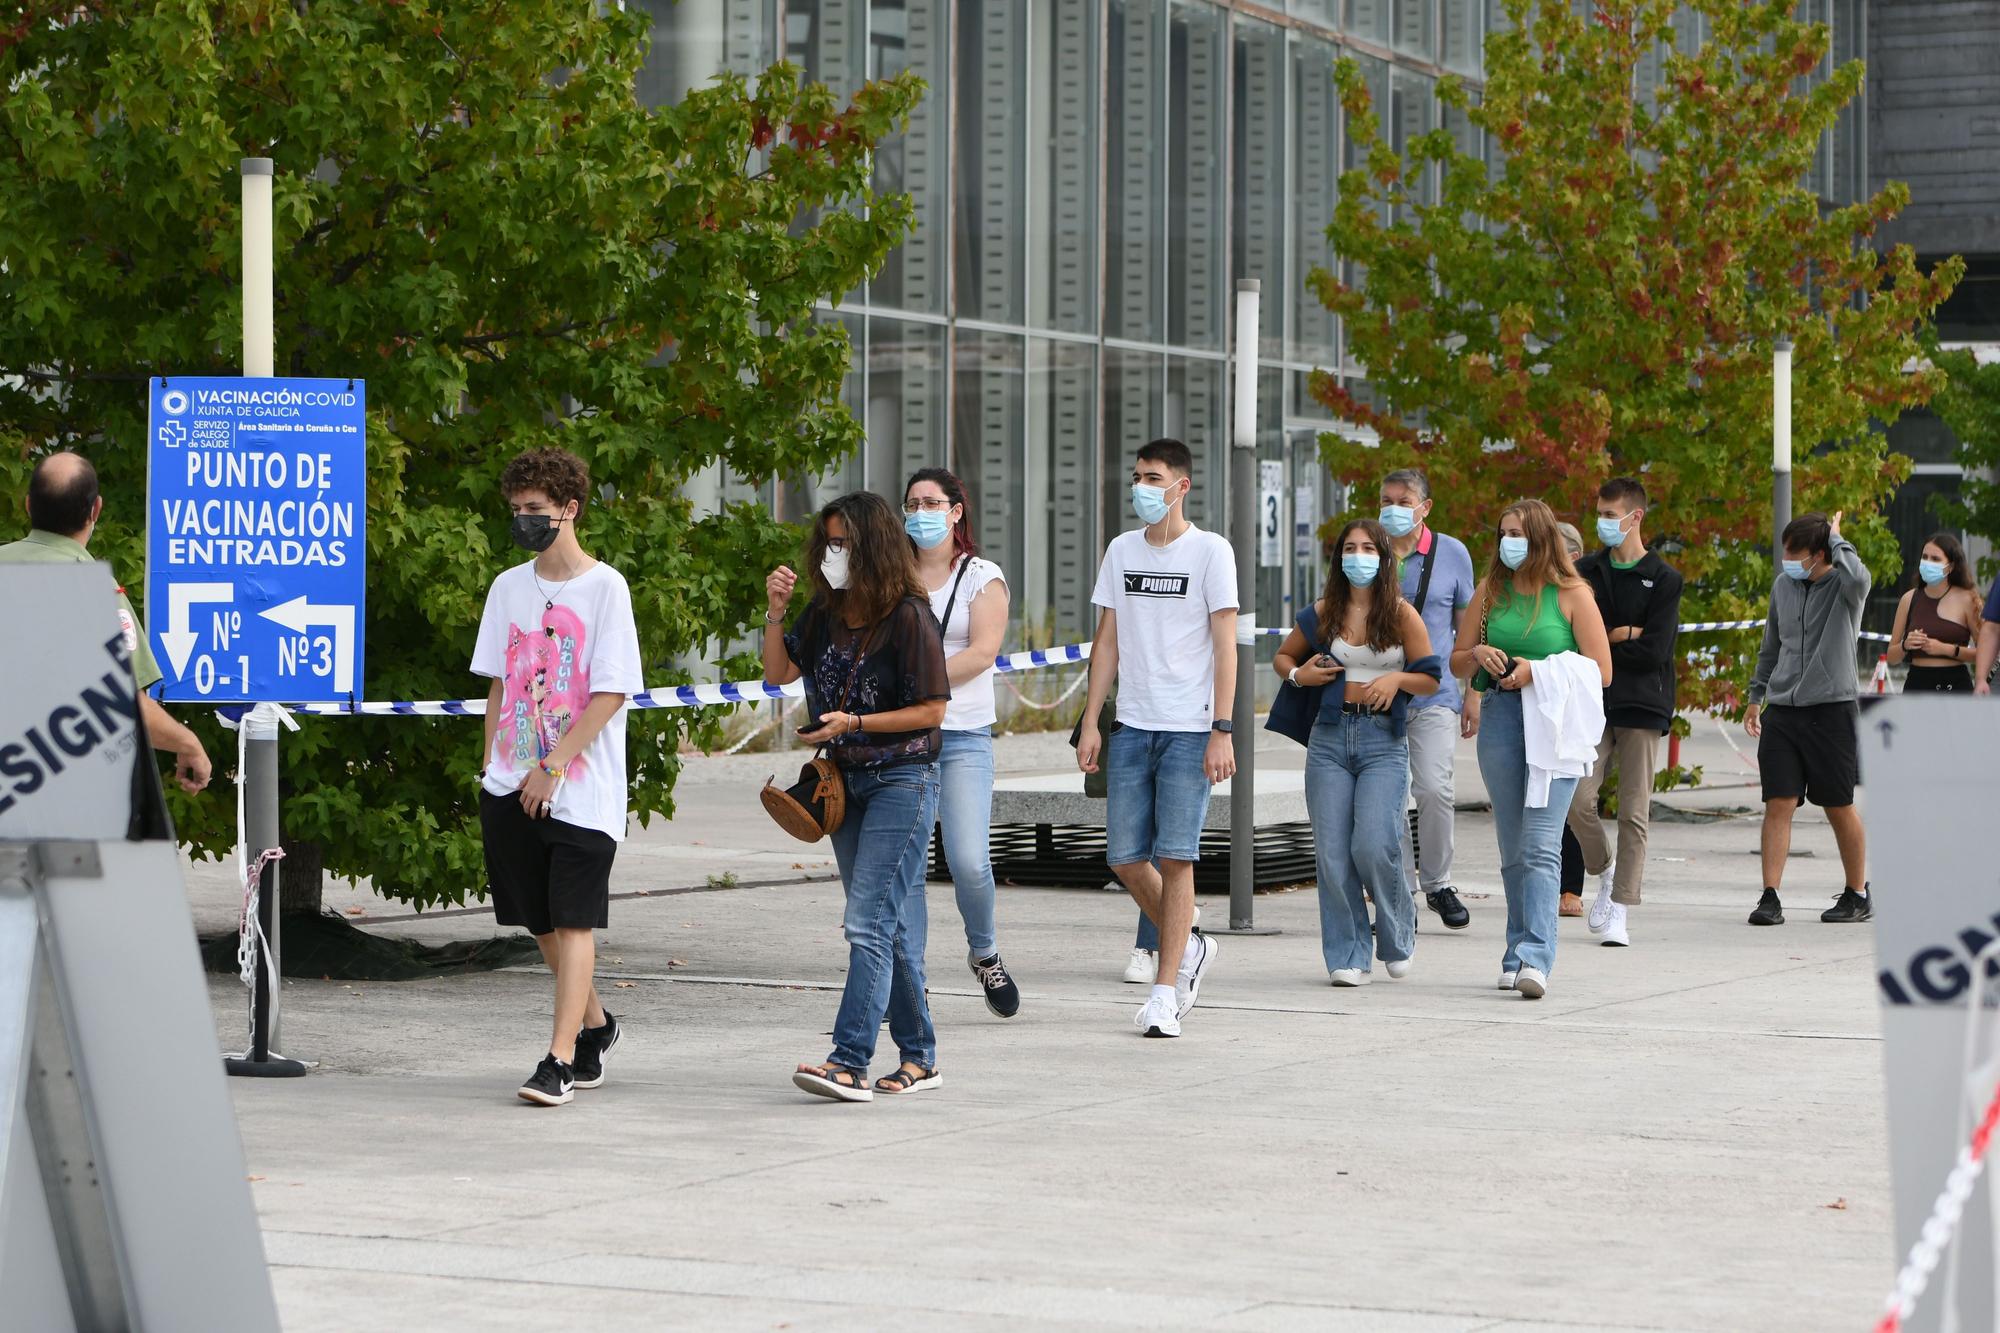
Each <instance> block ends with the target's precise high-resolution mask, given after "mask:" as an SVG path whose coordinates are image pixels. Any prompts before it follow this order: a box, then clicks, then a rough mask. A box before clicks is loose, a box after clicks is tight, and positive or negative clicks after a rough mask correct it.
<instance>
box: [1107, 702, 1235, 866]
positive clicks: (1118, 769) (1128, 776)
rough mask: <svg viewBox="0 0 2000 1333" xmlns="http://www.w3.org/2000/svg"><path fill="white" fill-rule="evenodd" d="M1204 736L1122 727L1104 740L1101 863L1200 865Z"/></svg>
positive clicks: (1204, 791) (1204, 800)
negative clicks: (1154, 862)
mask: <svg viewBox="0 0 2000 1333" xmlns="http://www.w3.org/2000/svg"><path fill="white" fill-rule="evenodd" d="M1208 735H1209V733H1207V732H1206V731H1144V730H1141V729H1140V728H1138V727H1129V726H1127V727H1120V728H1118V730H1116V731H1114V732H1112V733H1111V734H1110V735H1109V736H1107V737H1106V738H1105V741H1104V751H1105V753H1104V761H1103V762H1104V781H1105V798H1106V799H1105V802H1104V807H1105V808H1104V859H1105V861H1106V863H1108V864H1110V865H1112V866H1129V865H1136V864H1137V863H1139V862H1140V861H1158V860H1167V861H1189V862H1193V861H1199V860H1200V859H1201V825H1202V821H1203V820H1204V819H1207V818H1208V792H1209V781H1208V774H1207V773H1206V772H1204V771H1203V769H1202V760H1203V759H1204V757H1205V756H1206V755H1207V753H1208Z"/></svg>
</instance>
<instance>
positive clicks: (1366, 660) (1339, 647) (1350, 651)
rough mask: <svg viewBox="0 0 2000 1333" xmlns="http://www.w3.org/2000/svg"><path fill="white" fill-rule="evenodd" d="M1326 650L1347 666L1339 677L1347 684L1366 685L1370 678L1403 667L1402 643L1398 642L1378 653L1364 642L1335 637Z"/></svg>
mask: <svg viewBox="0 0 2000 1333" xmlns="http://www.w3.org/2000/svg"><path fill="white" fill-rule="evenodd" d="M1327 652H1328V655H1329V656H1330V657H1332V658H1333V660H1334V661H1336V662H1338V663H1340V664H1341V665H1342V666H1343V667H1346V668H1347V672H1346V674H1345V675H1344V676H1343V677H1342V678H1341V679H1342V680H1343V681H1345V682H1346V683H1347V684H1349V685H1366V684H1367V683H1368V682H1369V681H1371V680H1375V679H1377V678H1378V677H1381V676H1386V675H1388V674H1389V673H1390V672H1392V671H1401V670H1402V669H1403V645H1402V644H1400V643H1399V644H1397V645H1396V646H1395V647H1394V648H1391V649H1389V650H1388V651H1387V652H1381V653H1378V652H1376V651H1375V650H1374V649H1373V648H1370V647H1369V646H1368V645H1367V644H1365V643H1364V644H1359V645H1356V644H1352V643H1349V642H1348V641H1347V640H1345V639H1335V640H1334V641H1333V643H1332V644H1331V645H1329V646H1328V650H1327Z"/></svg>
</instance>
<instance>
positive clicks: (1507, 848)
mask: <svg viewBox="0 0 2000 1333" xmlns="http://www.w3.org/2000/svg"><path fill="white" fill-rule="evenodd" d="M1479 776H1480V777H1481V778H1482V779H1484V780H1485V783H1486V794H1487V796H1489V797H1490V798H1491V799H1492V801H1493V828H1494V832H1495V833H1496V834H1497V835H1498V837H1499V841H1500V883H1501V885H1502V886H1503V887H1504V888H1505V889H1506V891H1507V952H1506V953H1505V954H1503V955H1502V956H1501V959H1500V970H1501V971H1502V972H1517V971H1519V970H1520V969H1521V968H1523V967H1532V968H1535V969H1537V970H1538V971H1540V972H1541V973H1542V974H1543V975H1544V976H1546V975H1548V974H1549V973H1551V972H1552V971H1554V970H1555V963H1556V910H1557V908H1558V906H1559V905H1560V894H1561V892H1562V831H1563V824H1564V823H1565V822H1566V820H1567V819H1568V816H1569V803H1570V798H1571V797H1572V796H1574V795H1575V794H1576V781H1577V780H1576V779H1575V778H1555V779H1553V780H1552V781H1550V783H1549V803H1548V804H1547V805H1545V806H1543V807H1541V808H1540V809H1538V810H1531V809H1529V808H1528V806H1527V791H1528V746H1527V740H1526V738H1525V737H1524V736H1523V735H1522V731H1521V692H1520V691H1519V690H1489V691H1488V692H1487V695H1486V709H1485V712H1484V713H1483V714H1482V715H1481V716H1480V719H1479Z"/></svg>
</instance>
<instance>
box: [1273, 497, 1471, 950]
mask: <svg viewBox="0 0 2000 1333" xmlns="http://www.w3.org/2000/svg"><path fill="white" fill-rule="evenodd" d="M1334 549H1335V551H1337V552H1338V555H1337V556H1336V558H1335V561H1334V564H1333V568H1332V569H1330V570H1329V571H1328V573H1327V581H1326V591H1325V592H1324V593H1322V594H1321V595H1320V598H1319V600H1318V601H1317V602H1315V603H1314V604H1313V605H1312V606H1311V607H1308V608H1307V609H1306V610H1304V611H1302V612H1300V613H1299V618H1298V621H1297V623H1296V624H1295V625H1294V626H1293V627H1292V632H1291V633H1290V634H1288V635H1286V636H1285V641H1284V643H1282V644H1280V645H1279V647H1278V652H1277V655H1276V656H1275V657H1274V658H1273V659H1272V666H1273V667H1274V668H1275V669H1276V670H1277V673H1278V676H1279V678H1280V679H1282V680H1285V681H1287V682H1288V683H1290V684H1293V685H1297V686H1299V687H1301V688H1307V689H1310V688H1312V687H1314V686H1327V687H1329V688H1327V689H1325V690H1323V691H1322V692H1321V694H1320V709H1319V718H1318V720H1317V721H1315V722H1314V723H1313V729H1312V739H1311V740H1310V741H1309V742H1308V743H1307V745H1306V811H1307V813H1308V814H1309V815H1310V816H1311V818H1312V827H1313V850H1314V852H1315V853H1316V855H1317V859H1318V862H1319V937H1320V953H1321V955H1322V957H1323V959H1324V961H1325V963H1326V972H1327V977H1328V979H1329V980H1330V981H1332V982H1333V984H1334V985H1336V986H1365V985H1367V984H1368V981H1369V977H1370V964H1369V956H1370V953H1371V949H1370V947H1369V945H1370V940H1369V934H1370V932H1369V926H1368V904H1367V901H1366V899H1365V898H1364V896H1363V886H1364V885H1366V886H1367V887H1368V888H1369V889H1372V890H1373V892H1374V895H1375V923H1376V924H1375V929H1374V947H1373V950H1372V953H1373V954H1374V956H1375V957H1378V958H1380V959H1381V960H1382V961H1383V963H1384V964H1385V965H1386V967H1387V970H1388V973H1389V975H1390V976H1391V977H1393V978H1398V979H1400V978H1401V977H1403V976H1405V975H1406V974H1407V973H1408V972H1409V970H1410V954H1411V953H1412V952H1413V951H1414V950H1415V948H1416V932H1417V920H1416V917H1417V909H1416V903H1415V900H1414V899H1412V898H1411V897H1410V895H1409V893H1407V892H1406V891H1405V890H1404V887H1403V828H1404V821H1403V807H1404V805H1405V804H1406V803H1407V802H1408V800H1409V795H1410V742H1409V739H1408V736H1407V734H1406V731H1405V717H1406V711H1405V705H1406V704H1407V702H1408V700H1409V698H1410V696H1411V695H1427V694H1430V693H1432V692H1434V691H1435V690H1436V689H1437V687H1438V678H1439V677H1440V676H1441V675H1442V674H1443V665H1442V663H1440V662H1439V661H1438V659H1437V658H1436V657H1435V656H1434V655H1433V654H1432V653H1431V635H1430V631H1429V630H1428V629H1426V628H1425V626H1424V618H1423V617H1422V616H1421V615H1419V614H1418V613H1417V609H1416V608H1415V607H1413V606H1411V605H1410V604H1409V603H1408V602H1406V601H1404V600H1403V593H1402V581H1401V579H1400V577H1399V576H1398V575H1397V572H1396V553H1395V551H1394V550H1393V549H1392V548H1391V547H1390V545H1389V534H1388V532H1387V530H1386V529H1384V528H1383V526H1382V525H1381V524H1380V523H1378V522H1376V521H1375V520H1374V519H1372V518H1358V519H1355V520H1354V521H1353V522H1351V523H1349V524H1348V525H1347V526H1346V527H1345V528H1342V529H1341V531H1340V537H1339V538H1338V540H1337V541H1336V542H1335V543H1334Z"/></svg>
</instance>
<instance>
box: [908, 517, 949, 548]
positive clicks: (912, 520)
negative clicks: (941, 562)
mask: <svg viewBox="0 0 2000 1333" xmlns="http://www.w3.org/2000/svg"><path fill="white" fill-rule="evenodd" d="M903 531H905V532H907V533H909V534H910V540H911V541H913V542H915V543H916V544H917V545H919V546H921V547H923V548H924V549H925V550H926V551H929V550H934V549H935V548H937V547H939V546H942V545H944V539H945V538H947V537H949V536H951V511H950V510H949V509H919V510H918V511H917V512H916V513H914V514H905V515H903Z"/></svg>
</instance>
